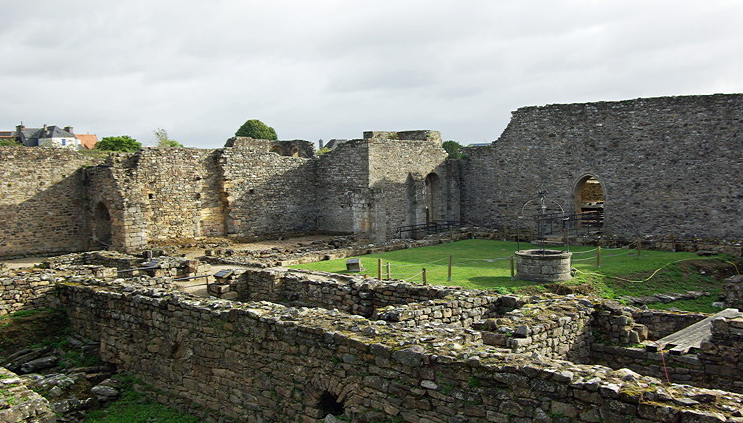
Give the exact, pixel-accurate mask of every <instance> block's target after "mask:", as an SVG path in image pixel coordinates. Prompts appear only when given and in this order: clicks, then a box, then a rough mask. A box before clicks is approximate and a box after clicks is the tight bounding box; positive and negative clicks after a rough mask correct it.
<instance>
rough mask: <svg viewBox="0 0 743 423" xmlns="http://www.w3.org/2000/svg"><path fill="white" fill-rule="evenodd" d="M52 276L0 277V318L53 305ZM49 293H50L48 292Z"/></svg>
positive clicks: (48, 274) (11, 275)
mask: <svg viewBox="0 0 743 423" xmlns="http://www.w3.org/2000/svg"><path fill="white" fill-rule="evenodd" d="M53 290H54V274H53V273H46V272H42V271H33V272H32V273H31V274H24V275H20V276H17V275H15V274H10V273H9V274H6V275H0V316H4V315H6V314H11V313H14V312H16V311H19V310H25V309H38V308H45V307H50V306H51V305H52V304H53V303H54V299H53V298H52V294H53ZM50 291H51V292H50Z"/></svg>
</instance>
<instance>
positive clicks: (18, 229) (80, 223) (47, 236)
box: [0, 147, 102, 257]
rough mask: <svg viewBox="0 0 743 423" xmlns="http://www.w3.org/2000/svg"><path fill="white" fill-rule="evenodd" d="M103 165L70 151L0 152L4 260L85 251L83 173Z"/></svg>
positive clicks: (2, 149)
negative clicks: (5, 258)
mask: <svg viewBox="0 0 743 423" xmlns="http://www.w3.org/2000/svg"><path fill="white" fill-rule="evenodd" d="M100 161H102V159H97V158H93V157H90V156H86V155H84V154H81V153H79V152H77V151H72V150H68V149H56V148H33V147H0V164H1V165H0V222H2V224H0V257H2V256H21V255H28V254H34V253H52V252H54V253H56V252H71V251H81V250H84V249H87V248H88V243H89V241H90V239H89V238H90V233H89V231H88V229H87V227H86V222H85V209H84V188H83V175H82V171H81V170H80V168H82V167H84V166H89V165H92V164H95V163H98V162H100Z"/></svg>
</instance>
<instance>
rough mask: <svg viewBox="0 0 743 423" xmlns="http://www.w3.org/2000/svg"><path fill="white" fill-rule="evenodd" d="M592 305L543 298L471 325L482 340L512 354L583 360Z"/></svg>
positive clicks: (587, 348)
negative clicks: (478, 332)
mask: <svg viewBox="0 0 743 423" xmlns="http://www.w3.org/2000/svg"><path fill="white" fill-rule="evenodd" d="M593 314H594V304H593V303H592V302H591V301H588V300H586V299H577V298H572V299H570V300H565V299H561V298H559V297H553V298H549V297H548V298H545V299H542V300H537V301H534V302H530V303H525V304H523V305H521V306H520V307H518V308H516V309H514V310H512V311H509V312H508V313H505V314H504V315H502V316H497V317H490V318H488V319H485V320H483V321H482V322H478V323H476V324H475V325H474V328H475V329H478V330H480V331H482V337H483V342H484V343H486V344H488V345H493V346H497V347H500V348H507V349H509V350H510V351H511V352H514V353H521V354H524V353H529V354H538V355H539V356H541V357H549V358H555V359H567V360H572V361H575V362H585V361H587V358H588V356H589V350H590V344H591V342H592V333H591V329H592V326H591V323H592V316H593Z"/></svg>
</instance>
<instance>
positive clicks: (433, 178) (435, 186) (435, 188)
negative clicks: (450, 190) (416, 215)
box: [426, 173, 441, 222]
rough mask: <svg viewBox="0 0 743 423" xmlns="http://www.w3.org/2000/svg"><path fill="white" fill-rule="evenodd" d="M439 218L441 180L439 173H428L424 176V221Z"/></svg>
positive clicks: (432, 220) (433, 220)
mask: <svg viewBox="0 0 743 423" xmlns="http://www.w3.org/2000/svg"><path fill="white" fill-rule="evenodd" d="M440 219H441V180H440V179H439V175H437V174H435V173H429V174H428V176H426V222H435V221H437V220H440Z"/></svg>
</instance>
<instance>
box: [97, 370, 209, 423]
mask: <svg viewBox="0 0 743 423" xmlns="http://www.w3.org/2000/svg"><path fill="white" fill-rule="evenodd" d="M115 377H116V378H117V379H119V381H120V382H121V387H120V391H121V397H120V398H119V399H118V400H117V401H116V402H114V403H112V404H110V405H109V406H108V407H106V408H104V409H102V410H95V411H91V412H90V413H88V415H87V418H86V419H85V422H86V423H120V422H127V423H140V422H158V423H198V422H200V421H202V420H201V419H199V418H197V417H195V416H192V415H190V414H186V413H182V412H180V411H176V410H174V409H172V408H170V407H167V406H165V405H162V404H158V403H156V402H154V401H152V400H150V399H148V398H147V397H146V396H145V395H144V394H142V393H140V392H137V391H135V390H134V385H135V384H136V385H140V386H145V385H143V384H142V383H141V382H140V381H138V380H137V379H135V378H132V377H128V376H124V375H116V376H115Z"/></svg>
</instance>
